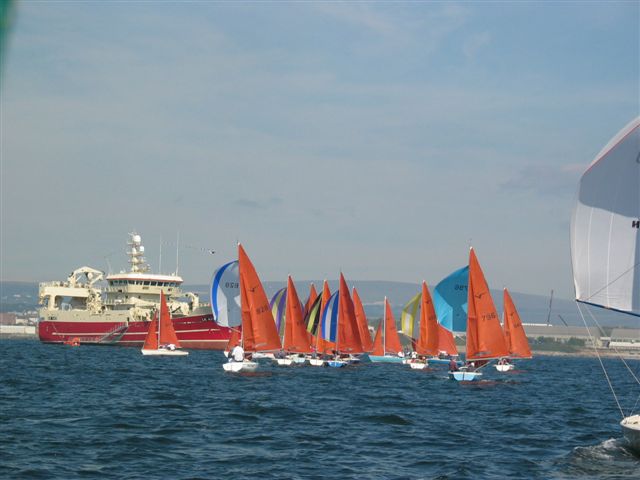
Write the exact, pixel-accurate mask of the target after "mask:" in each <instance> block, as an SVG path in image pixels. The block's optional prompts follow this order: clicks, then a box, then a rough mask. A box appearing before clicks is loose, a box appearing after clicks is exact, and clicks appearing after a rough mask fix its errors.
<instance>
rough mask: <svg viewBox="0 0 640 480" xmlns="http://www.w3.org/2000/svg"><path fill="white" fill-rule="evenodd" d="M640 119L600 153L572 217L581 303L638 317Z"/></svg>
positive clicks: (583, 182) (585, 178)
mask: <svg viewBox="0 0 640 480" xmlns="http://www.w3.org/2000/svg"><path fill="white" fill-rule="evenodd" d="M639 239H640V117H638V118H635V119H634V120H632V121H631V122H630V123H629V124H628V125H627V126H625V127H624V128H623V129H622V130H621V131H620V132H618V134H617V135H616V136H615V137H613V138H612V139H611V141H609V143H608V144H607V145H606V146H605V147H604V148H603V149H602V151H600V153H599V154H598V155H597V156H596V158H595V160H594V161H593V162H592V163H591V165H590V166H589V168H588V169H587V171H586V172H585V173H584V174H583V175H582V178H581V179H580V185H579V190H578V196H577V199H576V205H575V208H574V211H573V216H572V218H571V259H572V264H573V280H574V285H575V290H576V299H577V300H578V301H579V302H584V303H589V304H593V305H597V306H599V307H604V308H609V309H613V310H618V311H621V312H625V313H629V314H632V315H638V316H640V268H638V267H639V265H640V241H639Z"/></svg>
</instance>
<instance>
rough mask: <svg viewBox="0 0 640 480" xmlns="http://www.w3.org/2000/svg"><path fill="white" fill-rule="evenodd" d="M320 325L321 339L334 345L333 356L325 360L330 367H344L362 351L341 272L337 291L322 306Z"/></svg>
mask: <svg viewBox="0 0 640 480" xmlns="http://www.w3.org/2000/svg"><path fill="white" fill-rule="evenodd" d="M320 327H321V330H320V331H321V335H322V338H323V340H325V341H329V342H332V343H333V344H334V345H335V347H334V349H333V353H334V357H333V358H332V359H329V360H328V361H327V365H329V366H330V367H344V366H345V365H347V364H348V363H350V362H351V358H350V357H351V356H352V355H356V354H361V353H363V351H364V349H363V348H362V342H361V340H360V334H359V332H358V324H357V320H356V313H355V309H354V306H353V301H352V300H351V295H350V294H349V288H348V287H347V282H346V280H345V279H344V275H343V274H342V273H341V274H340V286H339V289H338V291H337V292H335V293H334V294H333V295H332V296H331V298H329V301H328V302H327V303H326V305H325V306H324V307H323V311H322V322H321V325H320Z"/></svg>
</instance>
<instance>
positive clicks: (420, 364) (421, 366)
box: [409, 362, 427, 370]
mask: <svg viewBox="0 0 640 480" xmlns="http://www.w3.org/2000/svg"><path fill="white" fill-rule="evenodd" d="M409 366H410V367H411V368H412V369H413V370H424V369H425V368H427V362H409Z"/></svg>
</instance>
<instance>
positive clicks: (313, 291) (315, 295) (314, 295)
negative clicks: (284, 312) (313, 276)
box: [304, 283, 318, 314]
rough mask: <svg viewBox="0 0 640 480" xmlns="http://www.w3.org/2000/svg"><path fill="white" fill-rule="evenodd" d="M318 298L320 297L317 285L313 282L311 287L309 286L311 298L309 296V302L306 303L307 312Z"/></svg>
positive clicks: (305, 309) (305, 310)
mask: <svg viewBox="0 0 640 480" xmlns="http://www.w3.org/2000/svg"><path fill="white" fill-rule="evenodd" d="M316 298H318V292H316V287H315V285H314V284H313V283H312V284H311V287H310V288H309V298H307V303H305V304H304V313H305V314H306V313H307V312H308V311H309V309H310V308H311V305H313V302H315V301H316Z"/></svg>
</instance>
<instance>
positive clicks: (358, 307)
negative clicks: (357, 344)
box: [353, 287, 373, 352]
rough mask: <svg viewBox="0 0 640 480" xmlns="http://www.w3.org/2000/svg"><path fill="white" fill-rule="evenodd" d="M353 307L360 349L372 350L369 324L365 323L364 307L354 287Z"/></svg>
mask: <svg viewBox="0 0 640 480" xmlns="http://www.w3.org/2000/svg"><path fill="white" fill-rule="evenodd" d="M353 307H354V308H355V311H356V321H357V322H358V332H359V333H360V341H361V342H362V349H363V350H364V351H365V352H370V351H371V350H373V342H372V341H371V334H370V333H369V324H368V323H367V315H366V314H365V313H364V307H363V306H362V301H361V300H360V295H358V291H357V290H356V287H353Z"/></svg>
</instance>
